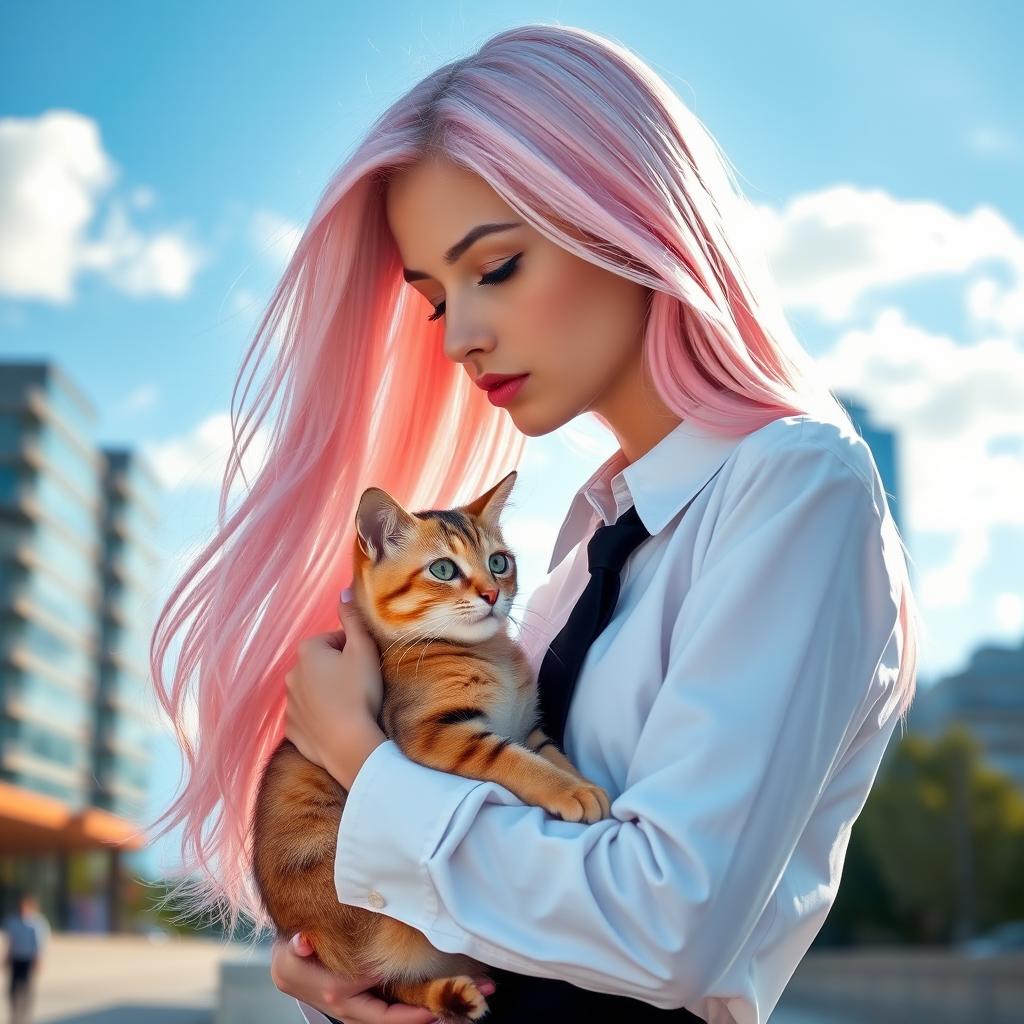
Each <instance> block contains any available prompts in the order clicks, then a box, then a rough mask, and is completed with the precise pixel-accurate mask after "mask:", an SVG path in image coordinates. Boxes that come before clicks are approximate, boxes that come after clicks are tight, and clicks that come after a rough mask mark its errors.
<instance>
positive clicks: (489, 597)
mask: <svg viewBox="0 0 1024 1024" xmlns="http://www.w3.org/2000/svg"><path fill="white" fill-rule="evenodd" d="M477 593H478V594H479V595H480V596H481V597H482V598H483V599H484V600H485V601H486V602H487V603H488V604H489V605H492V606H493V605H494V602H495V601H497V600H498V592H497V591H496V590H478V591H477Z"/></svg>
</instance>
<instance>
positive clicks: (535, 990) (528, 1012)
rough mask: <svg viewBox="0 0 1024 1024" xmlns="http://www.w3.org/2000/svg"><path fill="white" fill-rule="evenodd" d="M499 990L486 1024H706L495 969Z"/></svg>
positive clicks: (680, 1013)
mask: <svg viewBox="0 0 1024 1024" xmlns="http://www.w3.org/2000/svg"><path fill="white" fill-rule="evenodd" d="M490 974H491V977H492V978H493V979H494V982H495V984H496V985H497V986H498V990H497V991H496V992H495V993H494V995H491V996H488V997H487V1005H488V1006H489V1007H490V1008H491V1012H490V1013H488V1014H487V1016H486V1017H485V1018H484V1020H483V1022H482V1024H577V1022H578V1024H605V1022H606V1021H607V1022H608V1024H648V1022H650V1024H669V1022H675V1024H704V1022H703V1021H702V1020H701V1019H700V1017H695V1016H694V1015H693V1014H692V1013H690V1011H689V1010H684V1009H681V1008H680V1009H678V1010H659V1009H658V1008H657V1007H655V1006H651V1005H650V1003H643V1002H641V1001H640V1000H638V999H627V998H626V997H625V996H611V995H606V994H603V993H600V992H590V991H588V990H587V989H584V988H577V987H576V986H575V985H570V984H569V982H567V981H555V980H553V979H550V978H531V977H528V976H527V975H525V974H512V973H511V971H501V970H497V969H494V970H492V971H491V972H490Z"/></svg>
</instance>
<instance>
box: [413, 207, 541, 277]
mask: <svg viewBox="0 0 1024 1024" xmlns="http://www.w3.org/2000/svg"><path fill="white" fill-rule="evenodd" d="M522 226H523V225H522V221H516V222H514V223H509V224H477V226H476V227H475V228H471V229H470V230H469V231H467V232H466V234H465V235H464V236H463V237H462V239H461V240H460V241H458V242H456V243H455V244H454V245H453V246H452V247H451V248H450V249H449V250H448V251H447V252H446V253H445V254H444V261H445V263H454V262H455V261H456V260H458V259H459V258H460V257H461V256H462V255H463V254H464V253H465V252H466V250H467V249H468V248H469V247H470V246H471V245H473V243H474V242H478V241H479V240H480V239H481V238H483V237H484V236H485V235H493V234H496V233H497V232H499V231H511V229H512V228H520V227H522ZM404 276H405V279H406V281H423V280H425V279H426V278H428V277H430V275H429V274H424V273H423V271H422V270H406V271H404Z"/></svg>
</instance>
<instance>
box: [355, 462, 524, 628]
mask: <svg viewBox="0 0 1024 1024" xmlns="http://www.w3.org/2000/svg"><path fill="white" fill-rule="evenodd" d="M515 481H516V474H515V473H509V475H508V476H506V477H505V479H504V480H502V481H501V482H500V483H498V484H496V485H495V486H494V487H492V488H491V489H490V490H489V491H487V492H486V493H485V494H482V495H480V497H479V498H477V499H476V500H475V501H472V502H470V503H469V504H468V505H463V506H462V507H461V508H456V509H446V510H443V511H430V512H412V513H410V512H407V511H406V510H405V509H404V508H402V506H401V505H400V504H399V503H398V502H397V501H395V499H394V498H392V497H391V495H390V494H388V493H387V492H386V491H382V490H381V489H380V488H379V487H371V488H369V489H368V490H366V491H364V492H363V496H362V497H361V498H360V499H359V507H358V509H357V510H356V547H355V561H354V569H355V572H354V580H353V584H352V586H353V591H354V596H355V600H356V602H357V604H358V607H359V610H360V611H361V612H362V614H363V617H364V618H365V619H366V624H367V626H368V627H369V628H370V630H371V632H372V633H374V635H375V636H376V637H377V638H378V640H385V641H387V642H396V641H397V642H399V643H404V642H412V641H414V640H417V639H421V638H424V637H438V638H443V639H446V640H454V641H456V642H457V643H467V644H472V643H480V642H482V641H484V640H487V639H489V638H490V637H492V636H494V635H495V634H496V633H497V632H499V631H500V630H503V629H504V628H505V626H506V622H507V617H508V613H509V610H510V609H511V607H512V601H513V599H514V598H515V596H516V586H517V584H516V563H515V559H514V558H513V556H512V554H511V552H510V551H509V550H508V547H507V546H506V544H505V540H504V538H503V537H502V534H501V527H500V525H499V522H498V519H499V516H500V515H501V511H502V509H503V508H504V506H505V502H506V501H507V499H508V496H509V492H510V491H511V490H512V485H513V484H514V483H515Z"/></svg>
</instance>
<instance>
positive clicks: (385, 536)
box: [356, 487, 416, 562]
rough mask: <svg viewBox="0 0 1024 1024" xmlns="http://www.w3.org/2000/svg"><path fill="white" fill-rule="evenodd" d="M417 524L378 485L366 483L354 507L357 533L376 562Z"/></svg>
mask: <svg viewBox="0 0 1024 1024" xmlns="http://www.w3.org/2000/svg"><path fill="white" fill-rule="evenodd" d="M415 528H416V521H415V520H414V519H413V517H412V516H411V515H409V513H408V512H406V511H405V509H404V508H402V506H401V505H400V504H399V503H398V502H397V501H395V499H394V498H392V497H391V495H390V494H388V492H387V491H382V490H381V489H380V488H379V487H368V488H367V489H366V490H365V491H363V495H362V497H361V498H360V499H359V507H358V508H357V509H356V536H357V538H358V540H359V546H360V547H361V548H362V549H363V551H364V552H365V553H366V555H367V556H368V557H369V558H371V559H373V561H374V562H379V561H380V560H381V559H382V558H383V557H384V556H385V555H388V554H390V553H391V552H392V551H394V550H395V549H396V548H398V547H401V544H402V540H403V538H405V537H407V536H408V535H409V534H410V533H411V532H412V531H413V530H415Z"/></svg>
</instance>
